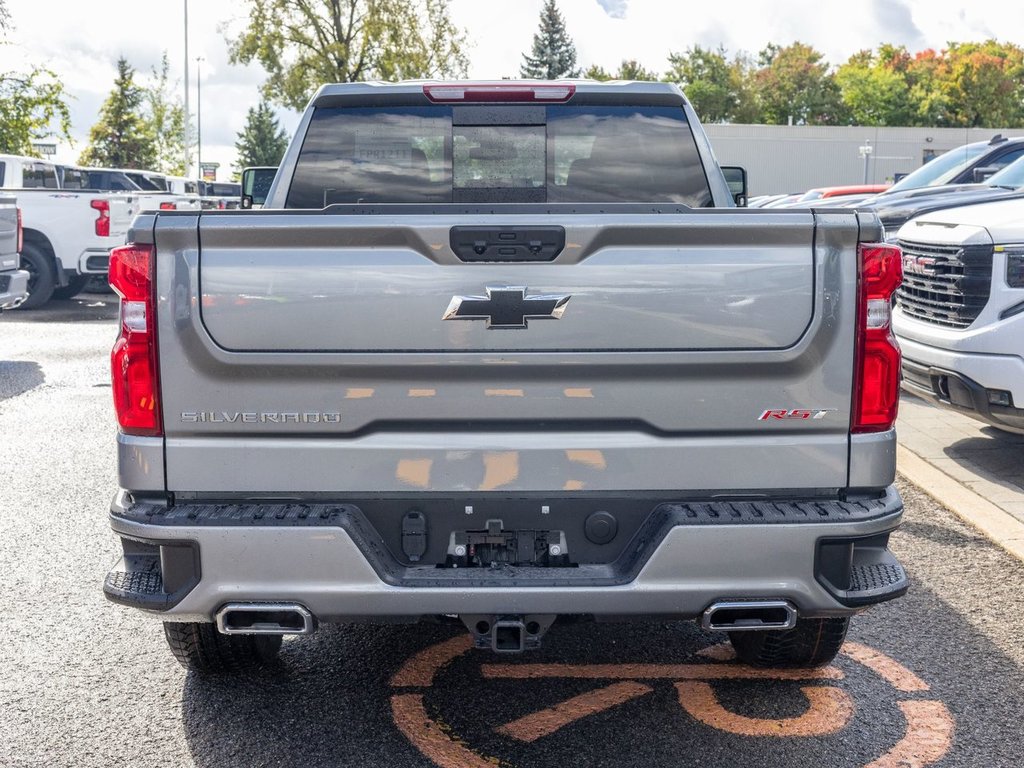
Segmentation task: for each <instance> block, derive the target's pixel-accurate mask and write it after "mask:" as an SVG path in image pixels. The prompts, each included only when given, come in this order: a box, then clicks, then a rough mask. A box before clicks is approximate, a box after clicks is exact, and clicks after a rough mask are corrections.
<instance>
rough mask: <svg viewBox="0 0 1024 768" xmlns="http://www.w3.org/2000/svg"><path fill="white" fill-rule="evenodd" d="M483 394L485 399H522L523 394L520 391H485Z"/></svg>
mask: <svg viewBox="0 0 1024 768" xmlns="http://www.w3.org/2000/svg"><path fill="white" fill-rule="evenodd" d="M484 394H485V395H487V397H522V396H523V394H524V393H523V390H521V389H485V390H484Z"/></svg>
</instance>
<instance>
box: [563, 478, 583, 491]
mask: <svg viewBox="0 0 1024 768" xmlns="http://www.w3.org/2000/svg"><path fill="white" fill-rule="evenodd" d="M562 490H563V491H582V490H583V481H582V480H566V481H565V485H563V486H562Z"/></svg>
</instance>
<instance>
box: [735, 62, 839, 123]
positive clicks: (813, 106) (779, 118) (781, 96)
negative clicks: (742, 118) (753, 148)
mask: <svg viewBox="0 0 1024 768" xmlns="http://www.w3.org/2000/svg"><path fill="white" fill-rule="evenodd" d="M759 61H760V64H761V68H760V69H759V70H757V72H756V73H755V74H754V83H755V86H756V91H757V96H758V98H759V100H760V103H761V114H762V118H763V120H764V122H766V123H772V124H776V125H784V124H786V123H788V122H789V120H790V118H792V120H793V122H794V123H796V124H808V125H834V124H837V123H841V122H843V120H844V117H845V109H844V107H843V103H842V99H841V97H840V94H839V87H838V86H837V85H836V82H835V79H834V78H833V77H832V74H831V73H830V72H829V66H828V64H827V63H826V62H825V61H824V56H823V55H822V54H821V53H819V52H818V51H816V50H815V49H814V48H812V47H811V46H809V45H805V44H803V43H800V42H796V43H793V44H792V45H788V46H785V47H780V46H777V45H774V44H769V45H768V47H767V48H765V49H764V50H763V51H761V54H760V56H759Z"/></svg>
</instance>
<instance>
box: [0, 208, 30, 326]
mask: <svg viewBox="0 0 1024 768" xmlns="http://www.w3.org/2000/svg"><path fill="white" fill-rule="evenodd" d="M20 250H21V213H20V212H19V211H18V201H17V198H15V197H14V196H13V195H0V312H2V311H4V310H5V309H15V308H17V307H19V306H21V304H22V303H23V302H24V301H25V299H27V298H28V272H26V271H25V270H23V269H18V252H19V251H20Z"/></svg>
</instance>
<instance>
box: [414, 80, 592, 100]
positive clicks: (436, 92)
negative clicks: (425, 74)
mask: <svg viewBox="0 0 1024 768" xmlns="http://www.w3.org/2000/svg"><path fill="white" fill-rule="evenodd" d="M574 93H576V86H575V85H569V84H561V83H550V84H533V83H500V82H499V83H472V84H466V85H424V86H423V94H424V95H425V96H426V97H427V98H428V99H430V100H431V101H432V102H434V103H435V104H444V103H448V102H461V101H497V102H507V101H543V102H563V101H568V100H569V99H570V98H572V95H573V94H574Z"/></svg>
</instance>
